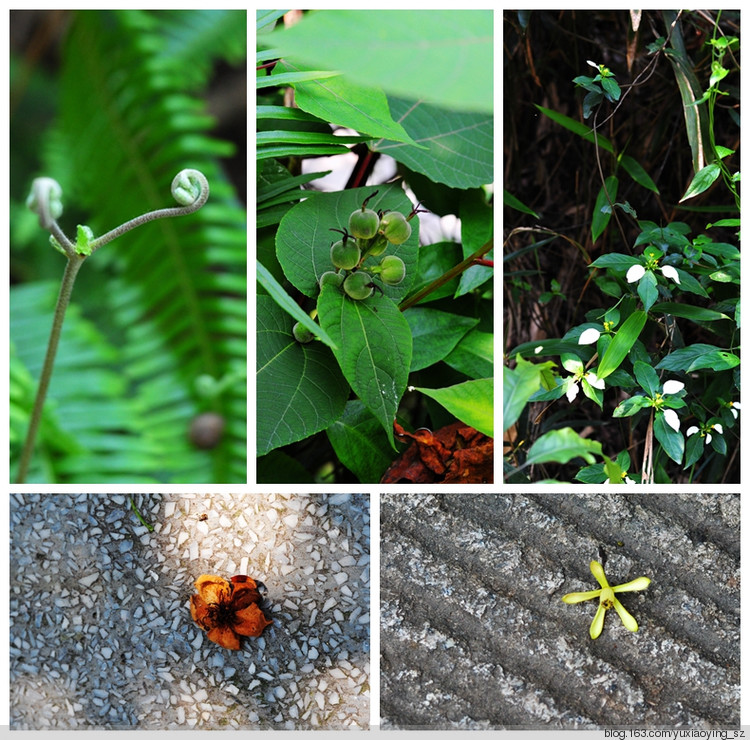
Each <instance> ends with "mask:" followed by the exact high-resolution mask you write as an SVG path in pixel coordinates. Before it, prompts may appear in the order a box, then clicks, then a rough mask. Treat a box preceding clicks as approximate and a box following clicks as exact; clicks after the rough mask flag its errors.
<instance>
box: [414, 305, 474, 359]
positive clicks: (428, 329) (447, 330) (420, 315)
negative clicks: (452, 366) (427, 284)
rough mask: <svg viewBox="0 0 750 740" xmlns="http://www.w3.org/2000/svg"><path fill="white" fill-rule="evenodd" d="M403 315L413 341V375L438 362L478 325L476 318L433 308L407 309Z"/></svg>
mask: <svg viewBox="0 0 750 740" xmlns="http://www.w3.org/2000/svg"><path fill="white" fill-rule="evenodd" d="M404 316H405V317H406V320H407V321H408V322H409V327H410V328H411V334H412V338H413V340H414V348H413V352H412V357H411V371H412V372H414V371H415V370H421V369H422V368H425V367H429V366H430V365H433V364H435V363H436V362H440V360H442V359H444V358H445V356H446V355H448V354H449V353H450V352H451V350H453V348H454V347H455V346H456V345H457V344H458V343H459V342H460V341H461V339H462V338H463V337H464V336H465V335H466V333H467V332H468V331H469V330H470V329H471V328H472V327H474V326H476V325H477V323H478V319H472V318H469V317H468V316H458V315H456V314H451V313H447V312H446V311H437V310H436V309H434V308H419V307H417V308H410V309H409V310H408V311H406V312H404Z"/></svg>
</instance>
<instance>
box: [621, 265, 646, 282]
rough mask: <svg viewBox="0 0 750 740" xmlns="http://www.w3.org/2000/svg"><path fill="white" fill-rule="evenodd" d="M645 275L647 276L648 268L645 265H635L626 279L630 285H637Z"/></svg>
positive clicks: (627, 273)
mask: <svg viewBox="0 0 750 740" xmlns="http://www.w3.org/2000/svg"><path fill="white" fill-rule="evenodd" d="M645 274H646V268H645V267H644V266H643V265H633V266H632V267H631V268H630V269H629V270H628V271H627V272H626V273H625V279H626V280H627V281H628V282H629V283H637V282H638V281H639V280H640V279H641V278H642V277H643V276H644V275H645Z"/></svg>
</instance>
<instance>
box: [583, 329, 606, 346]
mask: <svg viewBox="0 0 750 740" xmlns="http://www.w3.org/2000/svg"><path fill="white" fill-rule="evenodd" d="M601 335H602V333H601V332H600V331H599V330H598V329H592V328H589V329H586V330H584V331H583V332H581V336H580V337H578V344H595V343H596V342H598V341H599V337H600V336H601Z"/></svg>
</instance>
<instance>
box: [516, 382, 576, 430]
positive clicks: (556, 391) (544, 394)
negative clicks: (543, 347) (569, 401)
mask: <svg viewBox="0 0 750 740" xmlns="http://www.w3.org/2000/svg"><path fill="white" fill-rule="evenodd" d="M571 382H574V380H573V378H560V377H557V378H555V387H554V388H550V389H549V390H539V391H537V392H536V393H534V394H533V395H532V396H531V398H529V401H530V402H531V403H536V402H537V401H556V400H557V399H558V398H562V397H563V396H564V395H565V393H566V391H567V390H568V386H569V385H570V383H571ZM504 391H505V386H504V385H503V393H504ZM503 425H505V417H503ZM505 428H506V429H507V426H506V427H505Z"/></svg>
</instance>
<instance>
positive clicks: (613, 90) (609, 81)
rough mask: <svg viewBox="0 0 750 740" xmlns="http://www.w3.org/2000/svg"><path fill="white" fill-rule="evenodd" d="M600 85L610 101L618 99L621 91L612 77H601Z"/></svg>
mask: <svg viewBox="0 0 750 740" xmlns="http://www.w3.org/2000/svg"><path fill="white" fill-rule="evenodd" d="M602 87H603V88H604V91H605V92H606V93H607V96H608V97H609V99H610V100H611V101H617V100H619V99H620V95H621V94H622V91H621V90H620V86H619V85H618V84H617V82H616V81H615V80H614V78H612V77H604V78H602Z"/></svg>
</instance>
